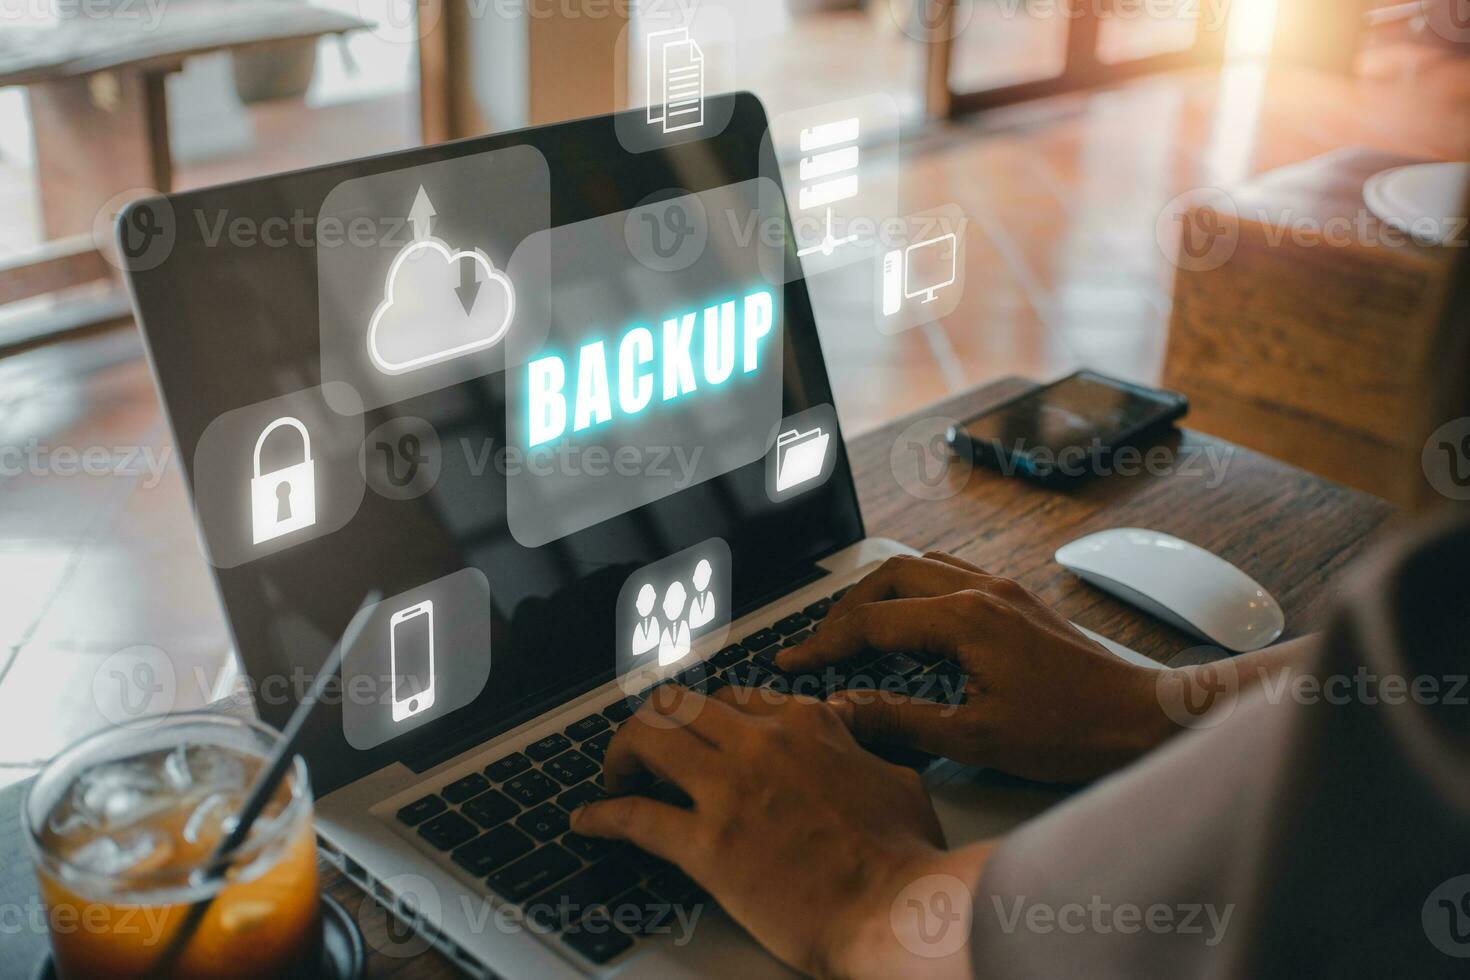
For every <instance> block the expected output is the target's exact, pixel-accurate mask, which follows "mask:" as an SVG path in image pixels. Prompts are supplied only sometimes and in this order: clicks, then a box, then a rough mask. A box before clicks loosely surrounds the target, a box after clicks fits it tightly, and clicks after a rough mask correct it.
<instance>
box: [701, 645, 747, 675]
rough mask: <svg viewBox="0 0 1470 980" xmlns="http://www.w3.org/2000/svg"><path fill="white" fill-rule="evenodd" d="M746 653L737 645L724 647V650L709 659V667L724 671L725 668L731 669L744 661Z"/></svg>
mask: <svg viewBox="0 0 1470 980" xmlns="http://www.w3.org/2000/svg"><path fill="white" fill-rule="evenodd" d="M746 652H747V651H746V649H745V648H744V647H742V646H740V645H739V644H738V643H737V644H734V645H732V646H728V647H725V649H723V650H721V651H720V652H719V653H717V654H715V655H714V656H712V657H710V658H709V665H710V666H711V667H713V668H714V669H715V670H724V669H725V668H726V667H733V666H735V665H736V664H738V663H739V662H740V661H742V660H744V659H745V654H746Z"/></svg>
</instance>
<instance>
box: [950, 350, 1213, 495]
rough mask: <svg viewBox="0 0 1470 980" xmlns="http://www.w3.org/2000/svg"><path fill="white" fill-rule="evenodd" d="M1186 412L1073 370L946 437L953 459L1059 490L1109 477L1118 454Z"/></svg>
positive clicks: (1159, 393)
mask: <svg viewBox="0 0 1470 980" xmlns="http://www.w3.org/2000/svg"><path fill="white" fill-rule="evenodd" d="M1188 411H1189V400H1188V399H1186V398H1185V397H1184V396H1183V395H1181V394H1179V393H1178V392H1173V391H1164V390H1162V389H1159V388H1148V387H1145V386H1143V385H1136V384H1130V383H1129V382H1127V381H1119V380H1118V379H1116V378H1109V377H1107V376H1106V375H1102V374H1098V373H1097V372H1095V371H1078V372H1077V373H1076V374H1072V375H1068V376H1067V377H1065V378H1063V379H1062V380H1060V381H1057V382H1055V383H1053V384H1049V385H1046V386H1044V387H1041V388H1037V389H1036V390H1035V391H1028V392H1026V393H1025V394H1024V395H1019V396H1017V397H1015V398H1012V399H1011V400H1010V401H1007V402H1004V403H1002V404H1000V405H997V406H996V407H995V408H993V409H991V410H990V411H988V412H986V413H985V414H984V415H979V416H977V417H975V418H973V419H970V420H969V421H968V422H964V423H962V424H960V425H958V426H952V427H951V428H950V430H949V433H948V438H949V443H950V445H951V446H952V447H953V448H954V451H955V452H956V453H960V454H967V455H969V456H970V457H971V458H972V459H974V460H975V462H977V463H981V464H983V465H985V466H989V467H991V468H993V469H996V470H999V471H1000V472H1002V473H1004V474H1005V475H1007V476H1019V477H1022V478H1024V479H1028V480H1033V481H1035V482H1037V483H1041V484H1045V485H1048V486H1064V485H1067V484H1072V483H1077V482H1080V481H1081V480H1083V479H1086V478H1087V477H1089V476H1093V475H1096V474H1099V473H1103V472H1111V471H1112V469H1113V468H1114V467H1115V459H1114V457H1115V454H1116V453H1117V450H1118V449H1120V448H1121V447H1123V446H1136V445H1138V444H1139V443H1141V442H1144V441H1147V440H1148V439H1150V438H1151V437H1153V436H1155V435H1156V434H1158V433H1159V432H1160V431H1162V430H1163V429H1165V428H1167V427H1168V426H1169V425H1170V424H1171V423H1173V422H1175V421H1176V420H1178V419H1180V418H1182V417H1183V416H1184V414H1185V413H1186V412H1188ZM1116 462H1121V461H1116Z"/></svg>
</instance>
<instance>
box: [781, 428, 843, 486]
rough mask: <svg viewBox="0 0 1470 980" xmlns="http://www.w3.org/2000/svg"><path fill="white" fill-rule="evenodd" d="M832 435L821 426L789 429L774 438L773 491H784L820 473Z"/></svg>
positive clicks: (824, 464) (825, 460)
mask: <svg viewBox="0 0 1470 980" xmlns="http://www.w3.org/2000/svg"><path fill="white" fill-rule="evenodd" d="M830 441H831V437H830V436H828V435H827V433H825V432H823V431H822V430H821V428H820V427H818V428H813V429H808V430H807V431H805V432H802V431H800V430H799V429H792V430H790V431H789V432H783V433H781V434H780V435H779V436H777V437H776V492H777V493H785V492H786V491H787V490H790V489H792V488H793V487H799V486H801V485H802V484H803V483H810V482H811V481H812V480H815V479H816V478H817V477H819V476H821V475H822V471H823V470H824V469H826V464H827V444H828V443H829V442H830Z"/></svg>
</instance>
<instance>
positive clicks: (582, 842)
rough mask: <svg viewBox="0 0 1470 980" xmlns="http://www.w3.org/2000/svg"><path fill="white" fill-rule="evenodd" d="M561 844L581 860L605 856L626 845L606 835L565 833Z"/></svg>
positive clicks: (597, 858)
mask: <svg viewBox="0 0 1470 980" xmlns="http://www.w3.org/2000/svg"><path fill="white" fill-rule="evenodd" d="M561 846H562V847H565V848H566V849H567V850H569V851H571V852H572V853H573V854H575V855H577V857H579V858H581V859H582V860H584V861H588V862H591V861H597V860H600V859H602V858H605V857H607V856H608V855H609V854H611V853H612V852H613V851H616V850H619V849H621V848H624V847H626V846H627V845H626V844H624V843H622V842H621V841H615V840H611V839H609V838H607V837H583V836H582V835H581V834H574V833H567V834H563V835H562V839H561Z"/></svg>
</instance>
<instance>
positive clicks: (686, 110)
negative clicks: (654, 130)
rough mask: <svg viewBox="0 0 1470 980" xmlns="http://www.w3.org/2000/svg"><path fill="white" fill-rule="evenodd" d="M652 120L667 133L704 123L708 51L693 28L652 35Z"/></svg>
mask: <svg viewBox="0 0 1470 980" xmlns="http://www.w3.org/2000/svg"><path fill="white" fill-rule="evenodd" d="M647 95H648V99H647V101H648V122H649V125H653V124H655V123H661V124H662V125H663V131H664V132H665V133H677V132H679V131H681V130H685V129H695V128H697V127H699V126H703V125H704V52H703V51H701V50H700V49H699V45H698V44H696V43H695V42H694V39H693V38H691V37H690V36H689V28H687V27H678V28H675V29H673V30H669V31H654V32H652V33H651V34H649V35H648V93H647Z"/></svg>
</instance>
